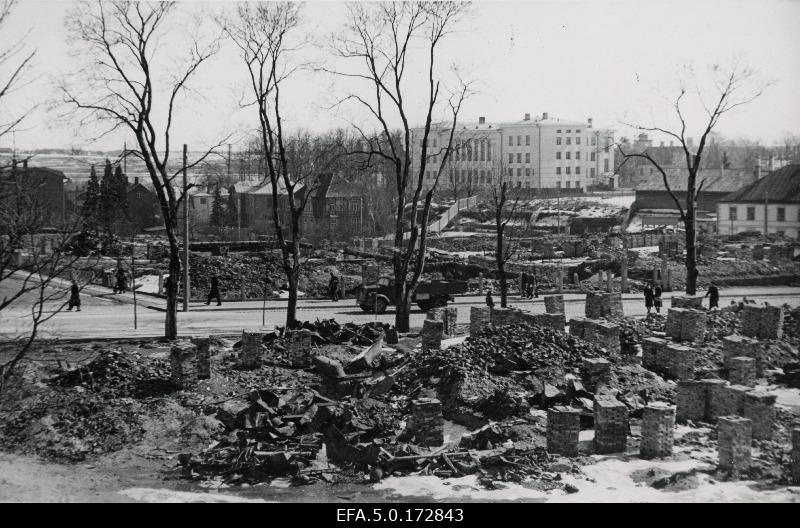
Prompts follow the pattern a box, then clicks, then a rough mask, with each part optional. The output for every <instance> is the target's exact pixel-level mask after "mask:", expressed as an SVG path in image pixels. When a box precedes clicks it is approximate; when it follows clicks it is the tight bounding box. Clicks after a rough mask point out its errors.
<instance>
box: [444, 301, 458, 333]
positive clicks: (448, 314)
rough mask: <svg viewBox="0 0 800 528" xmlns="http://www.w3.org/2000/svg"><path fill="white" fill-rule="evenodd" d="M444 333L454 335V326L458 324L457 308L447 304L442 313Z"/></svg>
mask: <svg viewBox="0 0 800 528" xmlns="http://www.w3.org/2000/svg"><path fill="white" fill-rule="evenodd" d="M443 321H444V333H445V334H447V335H455V334H456V327H457V325H458V308H456V307H455V306H448V307H447V308H445V309H444V313H443Z"/></svg>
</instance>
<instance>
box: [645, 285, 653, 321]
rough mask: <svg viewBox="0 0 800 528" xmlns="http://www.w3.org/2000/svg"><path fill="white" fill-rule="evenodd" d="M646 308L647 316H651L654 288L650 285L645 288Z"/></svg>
mask: <svg viewBox="0 0 800 528" xmlns="http://www.w3.org/2000/svg"><path fill="white" fill-rule="evenodd" d="M644 307H645V308H647V315H650V310H652V309H653V288H651V287H650V285H649V284H646V285H645V287H644Z"/></svg>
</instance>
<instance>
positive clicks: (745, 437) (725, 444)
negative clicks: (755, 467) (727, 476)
mask: <svg viewBox="0 0 800 528" xmlns="http://www.w3.org/2000/svg"><path fill="white" fill-rule="evenodd" d="M752 441H753V437H752V422H751V421H750V420H748V419H747V418H742V417H741V416H720V418H719V420H718V421H717V442H718V443H719V467H720V468H721V469H724V470H726V471H730V472H731V473H732V474H733V475H739V474H740V473H742V472H745V471H747V469H748V468H749V467H750V445H751V444H752Z"/></svg>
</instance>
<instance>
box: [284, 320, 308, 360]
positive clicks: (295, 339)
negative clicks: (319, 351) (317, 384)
mask: <svg viewBox="0 0 800 528" xmlns="http://www.w3.org/2000/svg"><path fill="white" fill-rule="evenodd" d="M287 337H288V338H289V360H290V361H291V363H292V366H293V367H309V366H311V356H312V351H313V349H314V336H313V334H312V333H311V331H309V330H306V329H305V328H304V329H302V330H295V331H293V332H289V333H288V335H287Z"/></svg>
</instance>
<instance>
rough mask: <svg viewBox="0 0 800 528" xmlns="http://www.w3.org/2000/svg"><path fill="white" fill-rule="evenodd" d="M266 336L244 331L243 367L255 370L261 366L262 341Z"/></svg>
mask: <svg viewBox="0 0 800 528" xmlns="http://www.w3.org/2000/svg"><path fill="white" fill-rule="evenodd" d="M263 338H264V336H263V335H262V334H261V333H260V332H246V331H242V367H244V368H246V369H255V368H258V367H260V366H261V361H262V358H263V349H262V347H261V341H262V340H263Z"/></svg>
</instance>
